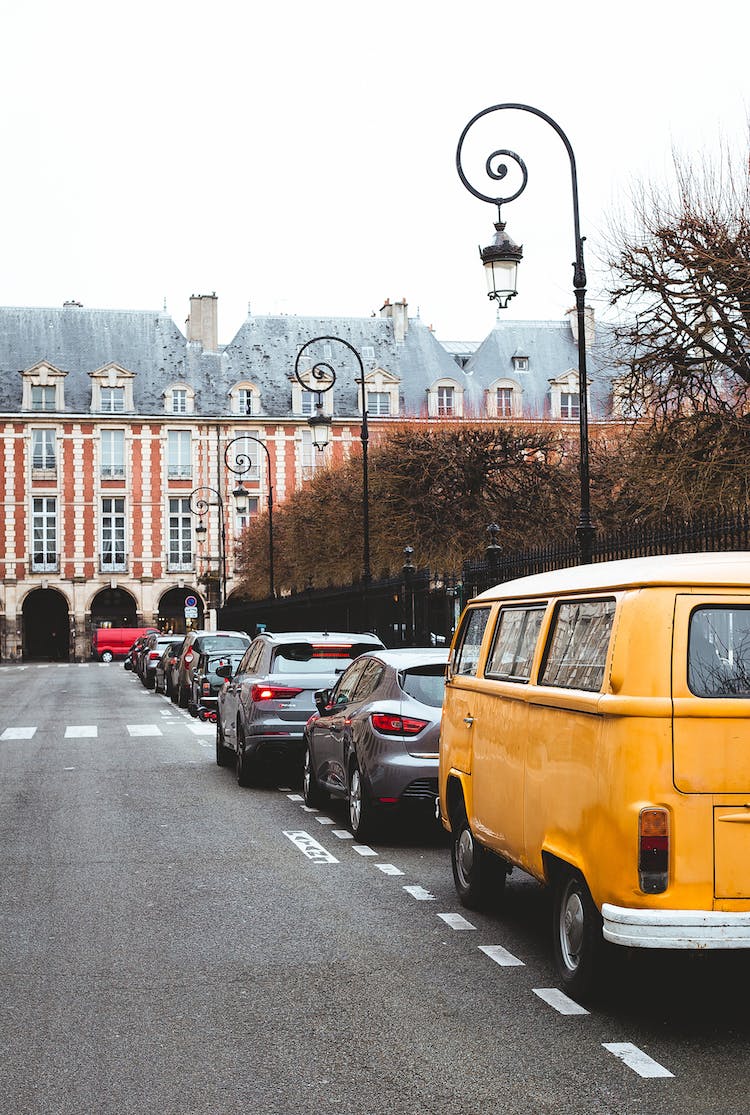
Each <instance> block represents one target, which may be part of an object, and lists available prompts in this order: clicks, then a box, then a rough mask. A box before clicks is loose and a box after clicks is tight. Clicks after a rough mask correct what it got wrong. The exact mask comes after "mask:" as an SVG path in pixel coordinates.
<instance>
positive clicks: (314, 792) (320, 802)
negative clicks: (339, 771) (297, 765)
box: [302, 741, 330, 809]
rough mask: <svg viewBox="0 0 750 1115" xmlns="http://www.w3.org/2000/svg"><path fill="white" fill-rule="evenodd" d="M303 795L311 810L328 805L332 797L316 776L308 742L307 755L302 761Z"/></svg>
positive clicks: (306, 746) (306, 745) (306, 744)
mask: <svg viewBox="0 0 750 1115" xmlns="http://www.w3.org/2000/svg"><path fill="white" fill-rule="evenodd" d="M302 793H303V795H304V798H305V805H309V806H310V808H311V809H320V808H322V807H323V806H324V805H327V804H328V801H329V797H330V795H329V793H328V791H327V790H324V789H323V787H322V786H321V785H320V783H319V782H318V779H317V777H316V775H315V767H314V764H313V759H312V755H311V754H310V745H309V743H307V741H306V742H305V754H304V758H303V760H302Z"/></svg>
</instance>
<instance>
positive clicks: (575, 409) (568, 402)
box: [560, 391, 581, 422]
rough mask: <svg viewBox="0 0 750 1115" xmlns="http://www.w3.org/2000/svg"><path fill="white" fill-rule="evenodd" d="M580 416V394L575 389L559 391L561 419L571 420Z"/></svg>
mask: <svg viewBox="0 0 750 1115" xmlns="http://www.w3.org/2000/svg"><path fill="white" fill-rule="evenodd" d="M580 416H581V396H580V395H579V394H578V392H577V391H576V392H575V393H574V392H572V391H561V392H560V417H561V418H562V419H563V421H566V422H572V421H573V420H574V419H576V418H580Z"/></svg>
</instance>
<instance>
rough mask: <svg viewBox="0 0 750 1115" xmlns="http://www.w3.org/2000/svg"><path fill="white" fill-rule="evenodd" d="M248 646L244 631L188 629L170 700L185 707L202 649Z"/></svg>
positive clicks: (242, 647) (235, 648)
mask: <svg viewBox="0 0 750 1115" xmlns="http://www.w3.org/2000/svg"><path fill="white" fill-rule="evenodd" d="M249 646H250V636H249V635H248V634H246V633H245V632H244V631H188V633H187V635H186V636H185V640H184V642H183V644H182V649H181V651H180V661H179V664H178V666H177V676H176V678H175V682H174V686H173V689H172V694H171V696H172V700H173V701H174V702H175V704H177V705H179V706H180V708H187V705H188V701H189V699H190V688H191V685H192V682H193V673H194V672H195V667H196V665H197V663H198V656H199V655H200V654H201V652H202V651H204V650H212V651H215V652H217V653H220V652H221V651H226V652H227V653H229V652H230V651H233V650H241V651H244V650H246V649H247V647H249Z"/></svg>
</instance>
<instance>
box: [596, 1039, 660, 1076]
mask: <svg viewBox="0 0 750 1115" xmlns="http://www.w3.org/2000/svg"><path fill="white" fill-rule="evenodd" d="M602 1045H603V1046H604V1048H605V1049H608V1050H609V1052H610V1053H613V1054H614V1055H615V1057H617V1058H618V1059H619V1060H620V1061H622V1063H623V1064H624V1065H627V1067H628V1068H629V1069H632V1070H633V1072H635V1073H637V1074H638V1075H639V1076H644V1077H652V1078H656V1077H670V1076H671V1077H674V1073H673V1072H670V1071H669V1069H665V1068H664V1066H663V1065H660V1064H659V1062H658V1061H655V1060H654V1059H653V1058H652V1057H649V1055H648V1054H647V1053H644V1052H643V1050H642V1049H639V1048H638V1046H637V1045H631V1043H630V1042H628V1041H605V1042H602Z"/></svg>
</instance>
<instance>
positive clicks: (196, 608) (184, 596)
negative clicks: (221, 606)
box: [159, 588, 203, 635]
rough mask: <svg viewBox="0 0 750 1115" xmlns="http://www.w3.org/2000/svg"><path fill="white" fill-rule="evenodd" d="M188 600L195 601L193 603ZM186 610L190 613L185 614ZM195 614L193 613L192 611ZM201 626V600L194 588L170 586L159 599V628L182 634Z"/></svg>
mask: <svg viewBox="0 0 750 1115" xmlns="http://www.w3.org/2000/svg"><path fill="white" fill-rule="evenodd" d="M188 601H195V603H194V604H190V603H188ZM186 610H187V611H188V612H189V613H191V614H190V615H188V616H186V615H185V612H186ZM193 612H195V613H196V614H195V615H193V614H192V613H193ZM201 627H203V601H202V600H201V598H200V596H199V595H198V593H197V592H196V591H195V589H191V588H171V589H169V591H168V592H165V593H164V595H163V596H162V598H161V600H160V601H159V628H160V630H162V631H174V633H175V635H183V634H184V633H185V632H186V631H195V630H197V629H199V628H201Z"/></svg>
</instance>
